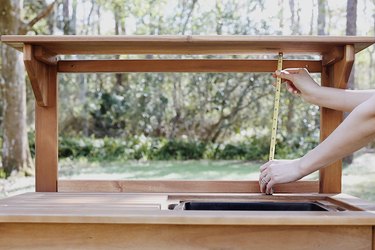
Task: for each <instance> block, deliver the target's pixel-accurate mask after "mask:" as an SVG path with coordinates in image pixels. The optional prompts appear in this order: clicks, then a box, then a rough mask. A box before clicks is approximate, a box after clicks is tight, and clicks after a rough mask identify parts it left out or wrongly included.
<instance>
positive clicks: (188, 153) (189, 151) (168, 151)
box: [153, 140, 206, 160]
mask: <svg viewBox="0 0 375 250" xmlns="http://www.w3.org/2000/svg"><path fill="white" fill-rule="evenodd" d="M205 148H206V144H205V143H203V142H199V141H189V140H170V141H166V143H163V146H162V147H161V148H160V149H159V150H157V151H156V152H155V153H154V156H153V158H154V159H155V160H198V159H202V158H203V155H204V152H205Z"/></svg>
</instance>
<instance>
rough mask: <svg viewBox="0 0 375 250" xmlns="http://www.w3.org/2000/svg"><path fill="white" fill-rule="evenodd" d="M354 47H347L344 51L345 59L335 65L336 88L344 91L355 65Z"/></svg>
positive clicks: (334, 82)
mask: <svg viewBox="0 0 375 250" xmlns="http://www.w3.org/2000/svg"><path fill="white" fill-rule="evenodd" d="M354 56H355V51H354V46H353V45H345V47H344V50H343V58H342V59H341V60H340V61H338V62H337V63H335V64H334V68H333V70H334V81H333V84H334V87H335V88H341V89H344V88H346V87H347V84H348V80H349V76H350V72H351V71H352V68H353V63H354Z"/></svg>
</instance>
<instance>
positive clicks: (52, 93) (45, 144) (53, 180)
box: [35, 65, 58, 192]
mask: <svg viewBox="0 0 375 250" xmlns="http://www.w3.org/2000/svg"><path fill="white" fill-rule="evenodd" d="M46 69H47V71H48V75H47V76H48V77H46V75H40V76H39V81H40V82H41V84H43V85H46V86H47V85H48V106H46V107H42V106H39V105H35V189H36V191H37V192H57V167H58V130H57V123H58V120H57V97H58V94H57V67H56V66H53V65H48V66H47V67H46Z"/></svg>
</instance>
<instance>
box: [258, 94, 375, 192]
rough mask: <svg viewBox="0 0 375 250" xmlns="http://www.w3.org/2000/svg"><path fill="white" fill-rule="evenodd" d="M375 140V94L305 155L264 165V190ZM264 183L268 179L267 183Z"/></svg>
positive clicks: (262, 173) (262, 170) (318, 167)
mask: <svg viewBox="0 0 375 250" xmlns="http://www.w3.org/2000/svg"><path fill="white" fill-rule="evenodd" d="M373 139H375V95H372V96H371V97H370V98H368V99H367V100H365V101H364V102H363V103H361V104H359V105H357V107H356V108H354V110H353V111H352V112H351V113H350V115H349V116H348V117H347V118H346V119H345V120H344V121H343V122H342V123H341V124H340V126H339V127H337V129H336V130H335V131H334V132H333V133H332V134H331V135H330V136H329V137H327V138H326V140H324V141H323V142H322V143H321V144H319V145H318V146H317V147H316V148H314V149H313V150H311V151H310V152H308V153H307V154H306V155H305V156H303V157H302V158H300V159H296V160H281V161H277V160H275V161H269V162H267V163H266V164H264V165H263V166H261V168H260V171H261V174H260V177H259V180H262V179H265V181H264V182H263V183H262V184H261V191H262V192H266V193H270V192H271V189H272V186H274V185H275V184H277V183H287V182H293V181H296V180H299V179H301V178H302V177H303V176H305V175H307V174H310V173H312V172H314V171H316V170H318V169H320V168H322V167H325V166H327V165H328V164H330V163H331V162H334V161H336V160H338V159H341V158H342V157H344V156H346V155H348V154H350V153H352V152H354V151H356V150H358V149H359V148H361V147H363V146H365V145H367V143H369V142H370V141H372V140H373ZM265 182H268V184H267V183H265Z"/></svg>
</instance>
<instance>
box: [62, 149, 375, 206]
mask: <svg viewBox="0 0 375 250" xmlns="http://www.w3.org/2000/svg"><path fill="white" fill-rule="evenodd" d="M59 165H60V170H59V175H60V178H61V179H99V180H103V179H128V180H137V179H159V180H257V179H258V176H259V167H260V166H261V165H262V162H248V161H206V160H200V161H145V162H142V161H127V162H107V163H103V162H88V161H85V160H79V161H71V160H62V161H60V163H59ZM317 176H318V175H317V173H314V174H312V175H310V176H308V177H306V178H305V179H317ZM343 193H347V194H351V195H354V196H357V197H360V198H363V199H366V200H370V201H374V202H375V153H363V152H362V153H357V154H356V157H355V159H354V162H353V164H351V165H349V166H346V167H345V168H344V169H343Z"/></svg>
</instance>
